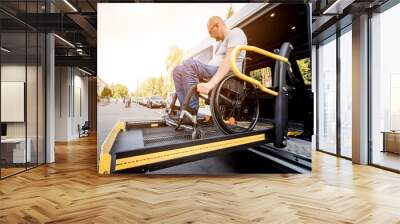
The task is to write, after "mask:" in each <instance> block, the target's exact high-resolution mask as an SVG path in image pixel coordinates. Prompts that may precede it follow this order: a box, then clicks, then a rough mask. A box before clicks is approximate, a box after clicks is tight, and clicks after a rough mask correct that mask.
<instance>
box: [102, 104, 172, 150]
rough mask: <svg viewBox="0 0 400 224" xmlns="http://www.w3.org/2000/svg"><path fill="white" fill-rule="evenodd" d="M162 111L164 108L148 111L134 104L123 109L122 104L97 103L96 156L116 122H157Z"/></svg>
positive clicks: (148, 109)
mask: <svg viewBox="0 0 400 224" xmlns="http://www.w3.org/2000/svg"><path fill="white" fill-rule="evenodd" d="M164 111H165V109H164V108H154V109H150V108H147V107H144V106H141V105H139V104H136V103H132V104H131V106H130V107H128V108H125V105H124V104H123V103H122V102H111V103H103V102H99V103H98V104H97V152H98V153H97V155H99V152H100V146H101V144H103V141H104V139H105V138H106V136H107V134H108V133H109V132H110V131H111V129H112V128H113V127H114V125H115V123H116V122H117V121H119V120H125V121H126V120H131V121H133V120H134V121H144V120H158V119H161V117H162V115H163V113H164Z"/></svg>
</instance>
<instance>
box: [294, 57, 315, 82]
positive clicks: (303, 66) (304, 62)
mask: <svg viewBox="0 0 400 224" xmlns="http://www.w3.org/2000/svg"><path fill="white" fill-rule="evenodd" d="M297 64H298V65H299V69H300V72H301V75H302V76H303V79H304V83H305V84H306V85H311V81H312V80H311V79H312V76H311V63H310V58H303V59H301V60H297Z"/></svg>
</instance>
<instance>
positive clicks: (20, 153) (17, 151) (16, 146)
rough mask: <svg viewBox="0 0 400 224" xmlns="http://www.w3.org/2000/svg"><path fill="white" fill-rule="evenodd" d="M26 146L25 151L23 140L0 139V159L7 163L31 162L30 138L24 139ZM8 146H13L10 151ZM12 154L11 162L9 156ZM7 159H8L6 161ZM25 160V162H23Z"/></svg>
mask: <svg viewBox="0 0 400 224" xmlns="http://www.w3.org/2000/svg"><path fill="white" fill-rule="evenodd" d="M26 141H27V143H28V144H27V146H28V147H26V151H25V138H5V139H1V147H2V148H1V157H3V158H6V161H7V162H9V163H25V162H31V159H32V154H31V145H32V141H31V139H30V138H28V139H26ZM9 146H13V147H12V148H11V149H10V147H9ZM7 154H12V160H11V155H8V156H7ZM7 157H8V159H7ZM25 159H26V160H25Z"/></svg>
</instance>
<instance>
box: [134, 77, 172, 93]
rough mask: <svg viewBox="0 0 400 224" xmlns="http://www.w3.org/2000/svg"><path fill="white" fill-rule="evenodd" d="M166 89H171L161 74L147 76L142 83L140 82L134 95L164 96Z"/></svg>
mask: <svg viewBox="0 0 400 224" xmlns="http://www.w3.org/2000/svg"><path fill="white" fill-rule="evenodd" d="M168 91H171V90H170V89H169V88H168V87H167V85H166V83H165V81H164V78H163V76H162V75H160V76H158V77H148V78H147V79H146V80H144V81H143V82H142V83H140V85H139V87H138V88H137V90H136V92H135V94H134V95H136V96H153V95H157V96H161V97H163V98H166V96H167V93H168Z"/></svg>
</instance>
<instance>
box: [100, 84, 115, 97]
mask: <svg viewBox="0 0 400 224" xmlns="http://www.w3.org/2000/svg"><path fill="white" fill-rule="evenodd" d="M112 95H113V93H112V89H111V88H110V87H109V86H105V87H104V88H103V90H102V91H101V94H100V97H101V98H109V97H112Z"/></svg>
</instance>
